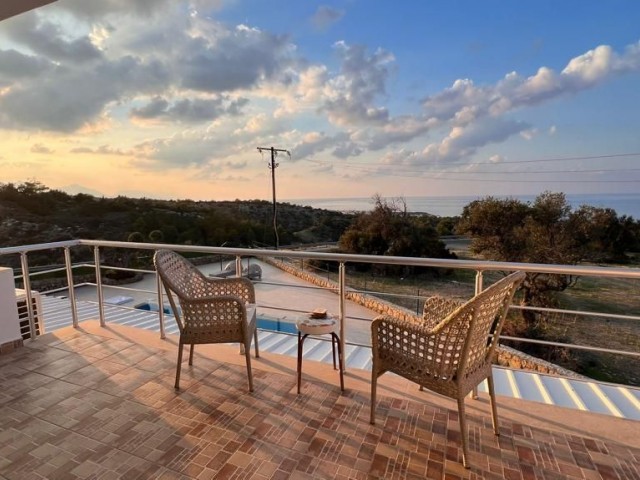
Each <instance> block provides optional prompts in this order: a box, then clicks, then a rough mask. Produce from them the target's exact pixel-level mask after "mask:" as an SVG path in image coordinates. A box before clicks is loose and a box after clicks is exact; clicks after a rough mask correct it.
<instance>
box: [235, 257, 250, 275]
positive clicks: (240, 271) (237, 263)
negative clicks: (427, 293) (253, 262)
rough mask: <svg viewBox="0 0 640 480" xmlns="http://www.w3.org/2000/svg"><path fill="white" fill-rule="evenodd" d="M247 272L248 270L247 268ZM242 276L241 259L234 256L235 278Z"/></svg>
mask: <svg viewBox="0 0 640 480" xmlns="http://www.w3.org/2000/svg"><path fill="white" fill-rule="evenodd" d="M247 271H248V268H247ZM241 276H242V257H241V256H240V255H236V277H241Z"/></svg>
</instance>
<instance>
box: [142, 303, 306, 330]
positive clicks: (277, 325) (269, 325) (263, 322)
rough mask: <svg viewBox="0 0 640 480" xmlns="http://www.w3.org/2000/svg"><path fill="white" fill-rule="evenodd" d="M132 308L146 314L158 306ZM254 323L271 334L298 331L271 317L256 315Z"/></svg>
mask: <svg viewBox="0 0 640 480" xmlns="http://www.w3.org/2000/svg"><path fill="white" fill-rule="evenodd" d="M134 308H137V309H138V310H146V311H148V312H157V311H158V304H157V303H151V302H144V303H139V304H138V305H136V306H135V307H134ZM163 310H164V313H165V314H167V315H173V311H172V310H171V307H167V306H165V307H164V308H163ZM256 322H257V325H258V328H259V329H261V330H269V331H272V332H284V333H297V332H298V329H297V328H296V326H295V324H293V323H290V322H285V321H284V320H281V319H279V318H277V317H271V316H269V315H258V316H257V317H256Z"/></svg>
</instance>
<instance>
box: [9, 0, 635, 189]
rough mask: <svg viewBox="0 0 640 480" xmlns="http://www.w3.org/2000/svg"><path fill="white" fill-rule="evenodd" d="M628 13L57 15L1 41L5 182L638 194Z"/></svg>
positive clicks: (601, 6)
mask: <svg viewBox="0 0 640 480" xmlns="http://www.w3.org/2000/svg"><path fill="white" fill-rule="evenodd" d="M638 25H640V2H638V1H637V0H628V1H623V0H609V1H606V2H605V1H595V0H593V1H591V0H589V1H585V0H563V1H560V2H559V1H557V0H536V1H517V2H506V1H501V0H484V1H477V0H468V1H463V0H458V1H454V0H452V1H448V2H430V1H420V2H417V1H415V2H391V1H382V0H343V1H332V2H324V3H322V2H320V3H319V2H312V1H308V0H304V1H302V0H299V1H283V0H269V1H264V0H191V1H179V0H100V1H87V0H59V1H58V2H56V3H54V4H51V5H48V6H45V7H42V8H40V9H38V10H34V11H31V12H27V13H24V14H21V15H18V16H15V17H13V18H10V19H8V20H5V21H2V22H0V172H1V173H0V183H7V182H22V181H25V180H35V181H39V182H41V183H43V184H44V185H46V186H47V187H49V188H55V189H62V190H65V191H68V192H70V193H78V192H85V193H90V194H94V195H98V196H103V195H104V196H116V195H127V196H134V197H150V198H167V199H193V200H225V199H236V198H238V199H267V200H270V199H271V196H272V180H271V171H270V170H269V160H270V155H269V153H268V152H267V153H264V154H261V153H260V152H259V151H258V150H257V147H275V148H278V149H283V150H287V151H288V152H290V155H289V154H286V153H282V154H280V155H278V157H277V159H276V162H277V165H278V166H277V168H276V171H275V174H276V175H275V177H276V192H277V198H278V199H279V200H287V199H301V198H342V197H371V196H373V195H374V194H380V195H382V196H389V197H399V196H405V197H411V196H454V195H465V196H468V195H530V194H534V195H535V194H538V193H541V192H543V191H546V190H550V191H562V192H565V193H640V128H639V127H640V88H639V87H640V28H638Z"/></svg>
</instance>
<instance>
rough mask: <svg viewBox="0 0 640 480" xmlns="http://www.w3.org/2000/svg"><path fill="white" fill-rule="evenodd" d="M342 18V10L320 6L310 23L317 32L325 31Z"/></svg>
mask: <svg viewBox="0 0 640 480" xmlns="http://www.w3.org/2000/svg"><path fill="white" fill-rule="evenodd" d="M343 16H344V10H338V9H336V8H332V7H329V6H328V5H320V6H319V7H318V9H317V10H316V12H315V13H314V14H313V16H312V17H311V23H312V24H313V25H314V26H315V27H316V28H317V29H318V30H326V29H327V28H329V27H330V26H331V25H333V24H334V23H336V22H338V21H339V20H340V19H341V18H342V17H343Z"/></svg>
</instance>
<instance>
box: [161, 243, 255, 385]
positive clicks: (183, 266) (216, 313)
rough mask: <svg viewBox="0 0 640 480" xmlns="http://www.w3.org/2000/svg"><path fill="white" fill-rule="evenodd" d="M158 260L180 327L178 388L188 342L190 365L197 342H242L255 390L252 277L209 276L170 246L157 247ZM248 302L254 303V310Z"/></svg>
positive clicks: (253, 294)
mask: <svg viewBox="0 0 640 480" xmlns="http://www.w3.org/2000/svg"><path fill="white" fill-rule="evenodd" d="M154 263H155V266H156V271H157V272H158V275H159V276H160V280H161V282H162V285H163V286H164V289H165V291H166V294H167V298H168V299H169V303H170V304H171V309H172V311H173V315H174V318H175V319H176V323H177V324H178V329H179V330H180V343H179V347H178V367H177V372H176V388H179V381H180V365H181V362H182V349H183V346H184V345H185V344H189V345H191V350H190V353H189V365H192V364H193V351H194V345H195V344H203V343H231V342H238V343H240V345H241V346H242V349H244V350H245V354H246V358H247V372H248V375H249V388H250V390H253V379H252V375H251V359H250V357H249V350H250V346H251V339H252V336H253V339H254V340H255V349H256V357H258V356H259V352H258V335H257V330H256V317H255V306H254V305H253V304H255V290H254V288H253V284H252V283H251V281H250V280H248V279H246V278H226V279H215V278H207V277H205V276H204V275H203V274H202V272H200V270H198V269H197V268H196V267H195V266H194V265H193V264H192V263H191V262H189V261H187V260H186V259H185V258H183V257H182V256H181V255H178V254H177V253H175V252H172V251H170V250H159V251H157V252H156V254H155V256H154ZM247 305H251V308H250V310H248V309H247ZM248 313H249V315H248Z"/></svg>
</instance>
